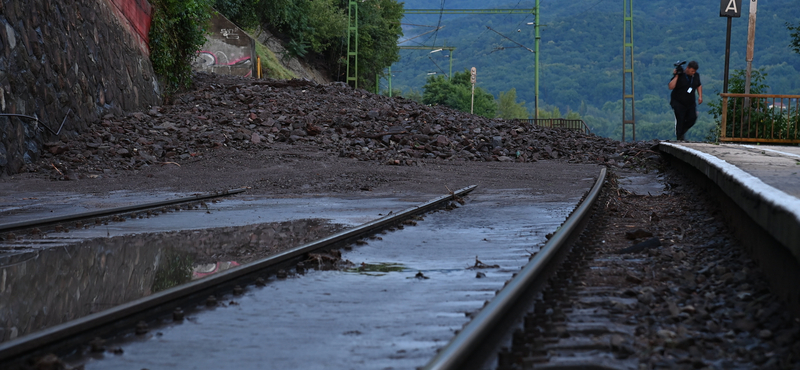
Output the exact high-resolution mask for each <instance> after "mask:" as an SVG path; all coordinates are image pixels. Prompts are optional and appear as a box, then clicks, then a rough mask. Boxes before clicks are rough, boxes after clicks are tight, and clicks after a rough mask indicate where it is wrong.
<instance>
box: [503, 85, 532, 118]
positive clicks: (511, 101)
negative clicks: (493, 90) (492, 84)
mask: <svg viewBox="0 0 800 370" xmlns="http://www.w3.org/2000/svg"><path fill="white" fill-rule="evenodd" d="M497 117H498V118H503V119H527V118H528V117H530V114H528V110H527V109H526V108H525V102H524V101H523V102H519V103H517V89H515V88H513V87H512V88H511V90H508V91H507V92H500V97H499V98H498V99H497Z"/></svg>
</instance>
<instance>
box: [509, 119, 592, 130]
mask: <svg viewBox="0 0 800 370" xmlns="http://www.w3.org/2000/svg"><path fill="white" fill-rule="evenodd" d="M517 121H520V122H527V123H528V124H531V125H536V126H540V127H550V128H565V129H568V130H578V131H581V132H583V133H585V134H588V133H590V132H591V130H589V126H587V125H586V122H583V120H582V119H566V118H538V119H535V118H530V119H517Z"/></svg>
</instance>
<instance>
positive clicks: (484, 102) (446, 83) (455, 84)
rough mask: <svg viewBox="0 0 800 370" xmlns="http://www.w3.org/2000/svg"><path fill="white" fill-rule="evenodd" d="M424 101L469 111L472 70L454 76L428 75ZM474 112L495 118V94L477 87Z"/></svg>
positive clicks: (423, 95) (456, 73) (423, 94)
mask: <svg viewBox="0 0 800 370" xmlns="http://www.w3.org/2000/svg"><path fill="white" fill-rule="evenodd" d="M423 90H424V92H423V93H422V102H423V103H424V104H428V105H444V106H448V107H450V108H453V109H457V110H460V111H462V112H469V111H470V107H472V84H471V83H470V72H469V71H468V70H464V72H455V73H453V78H451V79H447V78H446V77H445V76H442V75H436V76H430V77H428V83H426V84H425V86H424V87H423ZM473 112H474V113H475V114H476V115H479V116H483V117H486V118H494V117H495V115H496V114H497V103H496V102H495V101H494V96H492V94H489V93H488V92H486V90H484V89H482V88H480V87H476V88H475V105H474V108H473Z"/></svg>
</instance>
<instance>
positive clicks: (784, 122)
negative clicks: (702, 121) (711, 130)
mask: <svg viewBox="0 0 800 370" xmlns="http://www.w3.org/2000/svg"><path fill="white" fill-rule="evenodd" d="M719 95H720V96H721V97H722V122H721V126H720V137H719V141H728V142H731V141H733V142H760V143H785V144H797V143H800V95H773V94H725V93H723V94H719Z"/></svg>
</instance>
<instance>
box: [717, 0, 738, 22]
mask: <svg viewBox="0 0 800 370" xmlns="http://www.w3.org/2000/svg"><path fill="white" fill-rule="evenodd" d="M719 16H720V17H734V18H739V17H741V16H742V0H720V3H719Z"/></svg>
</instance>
